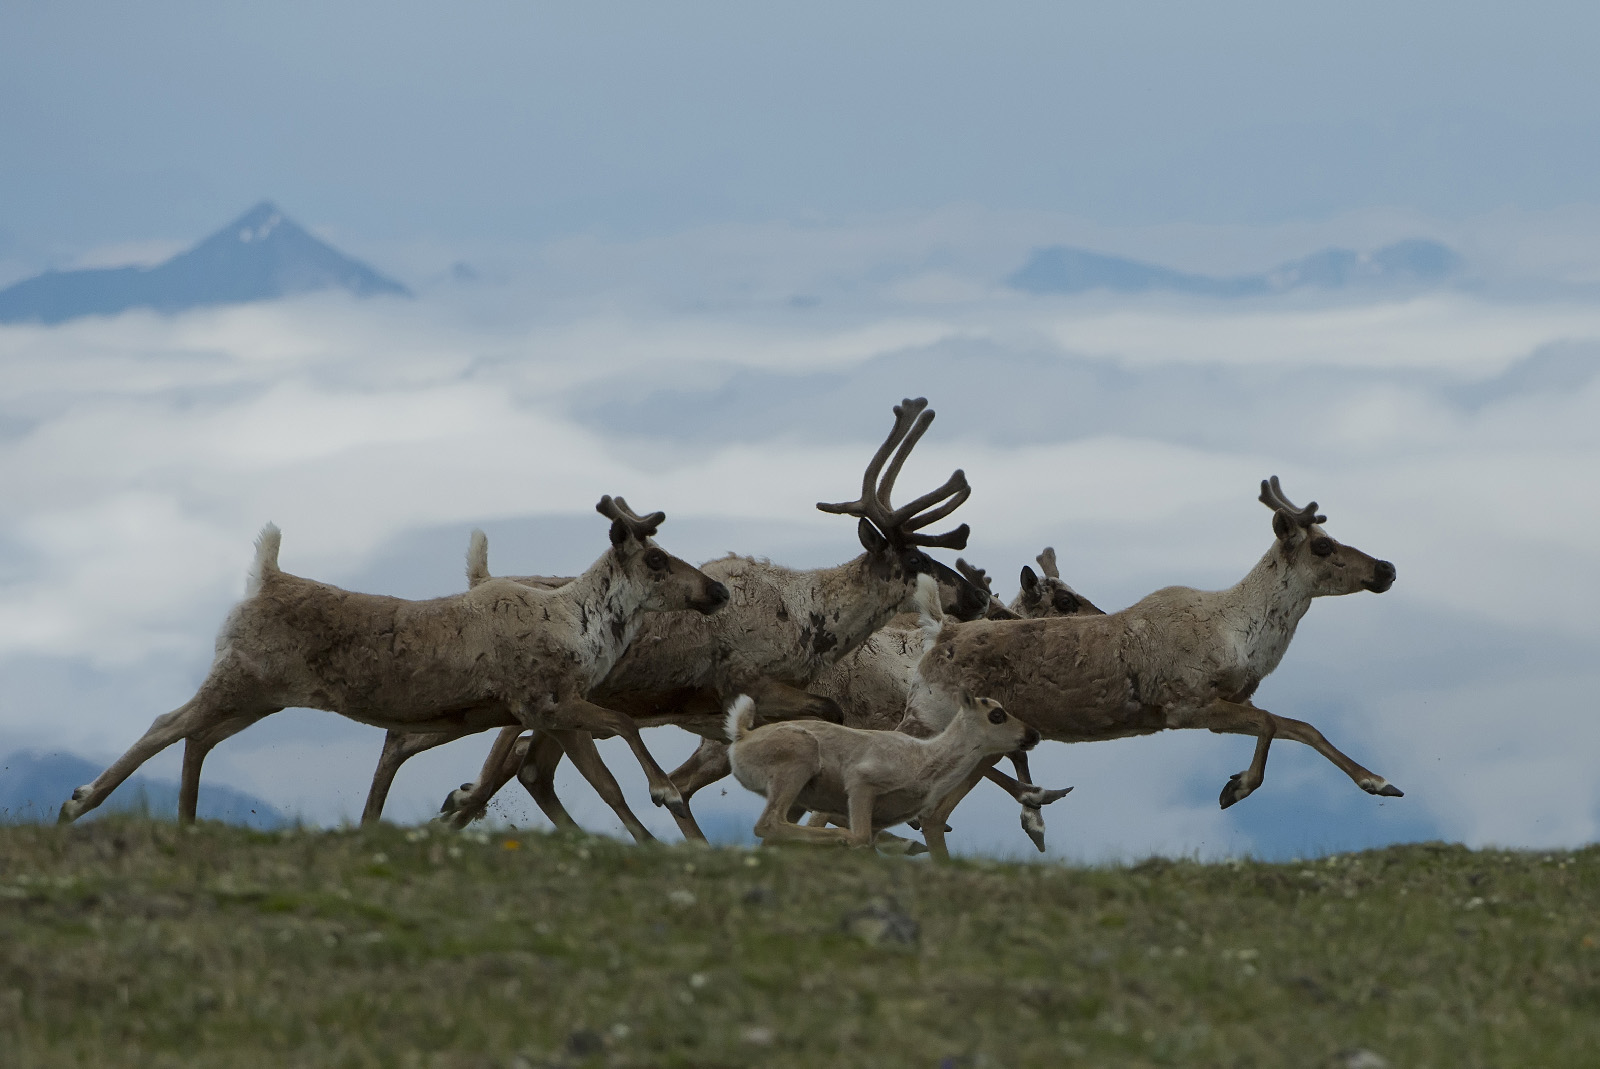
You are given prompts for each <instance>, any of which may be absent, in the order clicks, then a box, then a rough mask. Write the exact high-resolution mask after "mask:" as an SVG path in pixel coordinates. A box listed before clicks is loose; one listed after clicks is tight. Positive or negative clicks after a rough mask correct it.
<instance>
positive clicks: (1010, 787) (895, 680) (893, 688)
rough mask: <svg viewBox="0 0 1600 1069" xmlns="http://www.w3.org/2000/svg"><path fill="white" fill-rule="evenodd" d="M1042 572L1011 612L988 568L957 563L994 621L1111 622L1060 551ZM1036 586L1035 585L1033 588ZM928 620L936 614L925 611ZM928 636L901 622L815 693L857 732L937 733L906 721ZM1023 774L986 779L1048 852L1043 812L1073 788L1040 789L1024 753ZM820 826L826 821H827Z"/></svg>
mask: <svg viewBox="0 0 1600 1069" xmlns="http://www.w3.org/2000/svg"><path fill="white" fill-rule="evenodd" d="M1037 559H1038V561H1039V566H1040V567H1041V568H1043V569H1044V571H1045V575H1046V578H1045V579H1044V580H1040V578H1039V577H1038V576H1037V575H1035V574H1034V572H1033V569H1032V568H1028V567H1024V568H1023V569H1022V593H1020V594H1018V595H1017V597H1016V598H1015V599H1014V600H1013V601H1012V602H1011V605H1010V606H1009V607H1007V606H1006V605H1005V603H1004V602H1002V601H1001V600H1000V599H999V598H998V597H996V596H994V594H993V593H992V590H991V587H990V583H989V577H988V575H987V574H985V573H984V570H983V569H982V568H978V567H975V566H973V565H971V564H968V563H967V562H966V561H964V560H958V561H956V570H957V571H959V572H960V573H961V574H962V575H964V576H966V577H967V580H968V581H969V582H971V583H972V584H973V585H974V586H976V587H978V588H980V589H981V590H983V591H984V592H985V593H986V594H989V599H990V600H989V609H988V612H987V613H986V614H985V618H986V619H989V620H1021V619H1040V618H1043V617H1048V616H1077V615H1103V614H1102V613H1101V612H1100V610H1099V609H1097V608H1096V607H1095V606H1094V604H1093V603H1092V602H1090V601H1089V599H1088V598H1085V597H1082V596H1080V595H1079V594H1078V593H1077V592H1076V591H1074V590H1073V589H1072V588H1071V587H1070V586H1068V585H1067V584H1066V583H1064V582H1062V580H1061V575H1060V572H1059V571H1057V569H1056V551H1055V550H1054V549H1051V548H1049V547H1046V548H1045V550H1044V552H1043V553H1041V554H1039V556H1038V558H1037ZM1030 580H1031V582H1030ZM922 615H923V617H924V618H926V616H927V615H928V614H927V612H926V611H924V612H923V614H922ZM926 649H927V647H926V636H925V634H924V628H923V626H922V625H921V624H920V623H919V618H918V616H917V615H913V614H905V615H902V616H898V617H896V618H895V619H894V620H892V621H891V622H890V623H889V624H888V625H886V626H885V627H884V628H883V629H882V630H880V631H878V633H877V634H875V635H873V636H872V637H871V638H870V639H868V640H867V641H866V642H864V643H862V645H861V648H860V649H858V650H856V651H855V652H854V653H852V654H850V655H849V656H848V657H844V658H841V659H840V661H839V663H838V664H836V665H834V666H833V667H832V668H830V669H829V670H828V671H827V672H825V673H823V675H822V676H821V677H820V678H819V679H818V680H817V681H816V683H814V684H813V685H812V686H811V692H812V693H813V694H819V695H822V696H823V697H827V698H832V699H833V700H834V701H836V702H838V703H839V707H840V709H842V710H843V712H844V720H843V723H845V724H846V725H848V726H850V727H856V728H868V729H872V730H877V731H893V730H895V729H896V728H899V727H902V726H903V727H904V728H905V731H906V733H914V734H920V735H928V734H931V729H927V728H925V727H924V726H923V725H921V724H920V723H919V722H917V721H910V722H907V721H906V717H905V711H906V702H907V699H908V698H909V697H910V694H911V684H912V680H913V679H914V678H915V675H916V669H917V662H919V661H921V660H922V655H923V654H924V653H925V652H926ZM1007 756H1008V757H1009V758H1010V760H1011V763H1012V765H1013V766H1014V768H1015V769H1016V773H1017V776H1016V779H1012V778H1011V777H1010V776H1007V775H1005V774H1003V773H1002V772H1000V770H999V769H997V768H995V767H993V766H992V765H989V766H987V767H985V768H984V769H982V770H981V774H982V775H983V777H984V778H985V779H989V780H992V781H993V782H994V783H996V784H997V785H998V786H999V787H1000V788H1001V789H1002V790H1004V791H1006V792H1007V793H1008V794H1010V795H1011V796H1012V797H1013V798H1015V799H1016V800H1017V801H1018V802H1019V803H1021V805H1022V813H1021V822H1022V830H1023V832H1024V833H1026V834H1027V836H1028V838H1029V839H1030V840H1032V842H1033V845H1034V846H1035V847H1036V848H1038V850H1039V851H1040V852H1041V853H1042V852H1043V851H1044V815H1043V814H1042V813H1041V812H1040V807H1041V806H1045V805H1049V804H1050V803H1051V802H1054V801H1057V800H1059V799H1060V798H1062V797H1064V796H1065V795H1066V794H1067V792H1069V791H1071V790H1072V788H1071V787H1067V788H1063V789H1056V790H1045V789H1043V788H1040V787H1035V786H1033V776H1032V773H1031V772H1030V771H1029V769H1028V755H1027V753H1026V751H1023V750H1018V751H1016V752H1014V753H1011V754H1008V755H1007ZM817 819H826V818H825V817H819V818H817Z"/></svg>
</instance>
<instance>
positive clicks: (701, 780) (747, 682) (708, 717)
mask: <svg viewBox="0 0 1600 1069" xmlns="http://www.w3.org/2000/svg"><path fill="white" fill-rule="evenodd" d="M927 406H928V402H927V400H926V399H924V398H917V399H915V400H909V399H908V400H905V401H902V402H901V403H900V404H899V405H896V406H895V409H894V416H895V420H894V426H893V428H892V429H891V430H890V432H889V436H888V437H887V438H886V439H885V440H884V442H883V444H882V445H881V446H879V448H878V450H877V452H876V453H875V454H874V455H873V457H872V460H871V462H870V463H868V465H867V468H866V472H865V474H864V476H863V478H862V491H861V497H860V499H859V500H857V501H854V502H849V503H845V504H839V505H827V504H824V505H819V506H818V507H819V508H821V509H822V510H823V511H825V512H831V513H836V514H842V515H851V516H855V517H857V518H858V521H859V522H858V523H857V528H856V529H857V535H858V537H859V538H860V541H861V545H862V547H863V548H864V549H865V552H864V553H863V554H862V555H861V556H858V557H856V558H855V559H854V560H851V561H849V562H847V563H845V564H841V565H839V566H837V567H833V568H821V569H815V570H811V571H795V570H792V569H788V568H783V567H780V566H778V565H776V564H773V563H771V562H769V561H765V560H757V559H754V558H750V557H739V556H731V555H730V556H728V557H724V558H721V559H719V560H714V561H710V562H708V563H706V564H704V565H702V566H701V567H702V568H703V569H704V570H705V572H706V574H708V575H711V576H714V577H715V578H717V579H719V580H720V581H721V582H723V583H724V584H726V586H727V587H728V589H729V590H730V591H731V592H732V601H731V604H730V605H729V607H728V609H727V610H726V611H725V612H723V613H720V614H718V615H717V616H714V617H707V618H704V619H701V618H698V617H686V616H684V615H681V614H680V615H677V616H663V617H660V618H658V619H651V620H649V621H646V623H645V624H644V627H643V629H642V630H641V632H640V635H639V638H638V640H637V641H636V642H634V644H633V645H632V646H631V647H630V648H629V650H628V652H627V653H626V654H625V655H624V656H623V657H622V658H621V659H620V660H619V661H618V662H617V665H616V667H615V668H613V669H612V671H611V673H610V674H609V675H608V676H607V677H606V678H605V679H604V681H602V682H600V683H599V684H598V685H597V686H596V688H595V690H594V691H593V692H592V693H591V695H590V697H591V700H593V701H594V702H596V703H598V704H600V705H604V706H605V707H607V708H609V709H616V710H618V711H619V712H622V713H625V714H627V715H628V716H630V717H631V718H632V719H633V722H634V723H635V724H636V725H638V726H640V727H645V726H655V725H662V724H673V725H676V726H678V727H682V728H685V729H686V730H689V731H691V732H693V733H695V734H698V735H700V736H701V737H702V738H705V739H708V740H710V739H715V740H717V741H716V742H715V743H714V744H708V745H704V746H702V748H701V749H700V750H697V751H696V752H695V754H694V756H692V757H691V758H690V759H689V761H688V762H687V763H686V764H685V765H684V766H683V767H681V768H679V769H678V770H676V771H674V772H673V773H672V779H673V782H674V783H675V784H676V786H677V788H678V790H679V791H680V792H681V796H682V798H683V799H684V802H685V804H687V802H688V800H689V799H690V798H691V797H692V796H693V795H694V792H695V791H697V790H699V789H700V788H702V787H704V786H706V785H707V784H709V783H714V782H716V781H717V780H718V779H720V778H722V777H723V776H725V775H727V774H728V771H729V770H728V764H727V754H726V743H725V740H724V736H723V728H724V721H725V719H726V708H727V705H728V703H729V702H731V701H732V700H733V698H734V697H736V696H737V695H739V694H749V695H751V696H752V697H753V698H754V699H755V701H756V703H757V707H758V709H759V711H760V715H761V717H762V718H763V720H766V721H771V720H776V719H792V718H795V717H811V718H816V719H823V720H832V721H837V720H839V718H840V713H839V709H838V706H837V705H836V704H835V703H834V702H833V701H831V700H829V699H827V698H821V697H817V696H815V695H812V694H809V693H807V692H806V690H805V688H806V687H808V686H809V685H810V683H811V682H812V680H814V679H816V678H817V676H819V675H820V674H822V673H823V672H824V671H826V670H827V669H828V668H829V667H830V666H831V665H833V664H835V663H837V662H838V661H839V660H840V659H841V658H842V657H844V656H845V655H847V654H848V653H849V652H850V651H851V650H853V649H855V648H856V647H857V646H859V645H860V644H861V643H862V642H865V641H866V640H867V638H868V636H870V635H871V634H872V633H873V632H875V631H877V630H878V629H879V628H880V627H882V626H883V624H884V623H886V622H887V621H888V620H889V619H890V618H892V617H893V616H894V615H895V614H897V613H899V612H901V611H903V610H909V609H911V608H912V607H913V605H914V594H915V589H916V579H917V576H918V575H921V574H932V575H934V576H935V577H936V578H937V579H938V581H939V585H940V589H941V592H942V597H943V599H944V600H946V602H947V603H948V604H949V606H950V609H951V612H952V614H953V615H955V616H957V617H958V618H961V617H965V618H972V617H976V616H978V615H981V613H982V612H983V610H984V608H985V606H986V604H987V601H988V596H987V594H985V593H984V592H983V591H981V590H979V589H977V588H976V587H974V586H972V585H971V584H970V583H969V582H967V581H966V580H965V579H964V578H962V577H961V576H960V575H959V574H958V573H956V572H955V571H953V570H952V569H950V568H948V567H946V566H945V565H942V564H940V563H938V562H937V561H935V560H933V559H932V558H931V557H929V556H928V555H927V553H925V552H924V549H925V548H932V547H944V548H952V549H962V548H964V547H965V546H966V541H967V536H968V533H969V531H968V528H967V526H966V524H962V525H961V526H959V527H957V528H955V529H954V530H951V531H947V532H945V533H944V534H939V535H927V534H922V533H921V532H922V531H923V530H924V529H925V528H927V527H929V526H930V525H932V524H934V523H937V522H939V521H940V520H942V519H944V518H945V517H947V516H949V515H950V514H951V513H952V512H954V511H955V510H956V509H957V508H959V507H960V506H961V504H962V503H963V502H964V501H966V499H967V497H968V496H969V495H970V494H971V492H972V491H971V488H970V487H969V486H968V485H967V480H966V476H965V475H964V474H963V473H962V472H961V471H959V470H958V471H956V472H954V473H953V474H952V475H951V476H950V478H949V479H947V480H946V481H945V483H944V484H943V485H942V486H940V487H938V488H937V489H934V490H932V491H930V492H928V493H926V494H923V495H922V496H921V497H918V498H917V499H915V500H913V501H911V502H909V503H907V504H905V505H902V506H900V507H899V508H895V507H893V506H891V505H890V501H891V496H890V495H891V493H892V492H893V490H894V484H895V481H896V479H897V477H898V476H899V474H900V471H901V468H902V467H903V466H904V464H905V462H906V459H907V458H908V457H909V456H910V455H911V451H912V449H913V448H915V446H916V444H917V442H918V441H919V440H920V439H921V438H922V436H923V434H924V433H926V431H927V429H928V426H929V425H930V424H931V423H932V422H933V417H934V414H933V412H932V411H931V410H929V409H928V407H927ZM891 454H892V459H891ZM886 465H887V468H886V467H885V466H886ZM486 555H487V547H486V544H485V542H484V541H483V540H482V539H481V537H479V536H477V535H475V536H474V541H473V545H472V548H471V549H470V550H469V554H468V557H469V559H468V569H467V570H468V581H469V582H472V583H480V582H485V581H488V574H489V573H488V564H487V559H486ZM494 581H495V582H504V581H506V580H494ZM519 581H521V580H519ZM527 581H529V582H552V581H554V580H550V579H542V578H539V577H527ZM466 733H467V732H461V731H458V732H454V733H441V734H439V735H436V736H431V737H424V736H414V735H400V734H391V735H390V736H389V738H388V740H387V741H386V742H385V744H384V751H383V754H382V756H381V757H380V759H379V766H378V770H377V772H376V773H375V775H374V779H373V788H372V793H371V794H370V795H369V799H368V805H367V809H366V813H365V816H364V818H363V819H367V820H375V819H377V816H378V814H379V812H381V808H382V801H383V796H384V795H385V794H386V793H387V791H388V787H389V784H390V783H391V782H392V781H393V778H394V774H395V772H396V771H397V770H398V769H399V767H400V766H401V764H403V763H404V761H405V760H406V759H408V758H409V757H411V756H412V755H414V754H416V753H420V752H421V751H422V750H424V749H427V748H429V747H430V746H437V745H440V744H442V743H445V742H449V741H451V740H452V739H455V738H460V737H461V736H462V735H463V734H466ZM519 734H520V732H519V731H518V730H516V729H509V728H508V729H507V730H505V731H503V732H501V734H500V737H499V738H498V739H496V741H495V743H494V745H493V746H492V747H491V749H490V753H489V756H488V758H487V760H486V761H485V762H484V766H483V771H482V772H481V773H480V775H479V777H478V779H477V781H476V782H475V783H472V784H464V785H463V786H462V787H461V788H460V789H458V790H456V791H452V792H451V794H450V797H449V798H448V799H446V802H445V807H444V816H445V819H447V820H448V821H449V822H450V823H454V824H458V825H464V824H465V823H467V822H468V821H470V820H472V819H473V818H474V817H476V816H478V815H480V814H481V813H482V811H483V807H484V805H485V804H487V803H488V801H489V800H490V799H491V798H492V797H493V796H494V794H495V792H496V791H498V790H499V789H500V788H501V787H502V786H504V785H505V784H506V783H507V782H509V780H510V779H511V778H512V777H513V776H519V777H520V778H521V780H522V782H523V785H524V786H525V787H526V788H527V789H528V791H529V793H531V794H532V795H533V797H534V799H535V801H536V802H537V803H538V804H539V806H540V808H541V809H542V810H543V811H544V813H545V814H546V815H547V816H548V817H549V818H550V819H551V820H552V821H553V822H554V823H555V824H556V825H557V826H560V827H570V826H573V822H572V818H571V817H570V816H569V815H568V814H567V813H566V810H565V809H564V808H563V807H562V806H561V803H560V800H559V799H558V798H557V797H556V795H555V790H554V773H555V769H556V766H557V765H558V764H559V762H560V760H561V757H562V756H563V754H566V755H568V756H571V755H573V754H575V753H580V752H582V753H584V754H585V755H586V756H591V757H592V759H593V760H594V761H595V762H596V763H598V755H597V753H592V750H593V742H592V740H590V739H572V738H569V739H567V740H566V742H565V744H564V745H563V744H562V740H559V739H554V738H551V737H549V735H548V734H547V733H543V732H535V733H534V734H533V735H532V736H530V737H526V738H519V737H518V736H519ZM519 770H520V772H519ZM600 770H601V771H603V766H600ZM589 779H590V782H591V784H595V785H596V789H597V790H598V791H599V793H600V794H601V797H602V798H603V799H604V800H605V801H606V803H607V804H608V805H610V807H611V809H612V810H613V811H614V812H615V813H616V814H617V816H618V817H619V819H621V821H622V823H623V825H624V827H626V828H627V830H628V831H629V833H630V834H632V835H633V837H634V838H635V839H636V840H639V841H645V840H648V839H650V838H652V836H651V835H650V833H649V831H647V830H646V829H645V827H644V825H643V824H641V823H640V822H639V821H638V819H637V818H636V817H635V816H634V815H633V814H632V813H631V812H630V811H629V810H628V807H627V804H626V803H625V802H624V800H623V797H622V792H621V790H620V789H619V788H617V787H616V785H615V781H614V780H610V779H609V776H603V777H602V776H598V775H597V776H591V777H589ZM675 816H676V814H675ZM678 825H679V828H680V829H681V830H682V831H683V832H684V834H685V835H686V836H689V837H691V838H703V836H701V835H700V833H699V829H698V828H697V827H695V826H694V825H693V822H692V820H691V819H684V818H679V820H678Z"/></svg>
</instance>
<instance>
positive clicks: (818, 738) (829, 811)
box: [727, 576, 1039, 847]
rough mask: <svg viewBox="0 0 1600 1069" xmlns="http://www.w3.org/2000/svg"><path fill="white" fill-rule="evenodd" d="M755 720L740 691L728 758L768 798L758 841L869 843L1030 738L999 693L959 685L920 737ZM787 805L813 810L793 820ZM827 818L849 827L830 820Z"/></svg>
mask: <svg viewBox="0 0 1600 1069" xmlns="http://www.w3.org/2000/svg"><path fill="white" fill-rule="evenodd" d="M918 584H919V586H920V587H921V589H920V590H919V591H918V602H919V608H920V609H921V610H922V612H923V613H924V614H925V615H926V614H931V613H937V612H938V611H939V607H938V602H937V591H936V590H935V589H934V585H933V581H932V580H931V579H929V578H927V577H926V576H924V577H923V578H921V579H919V580H918ZM754 724H755V703H754V702H753V701H752V700H751V699H750V698H749V697H748V696H746V695H740V696H739V697H738V698H737V699H735V700H734V702H733V704H732V706H730V707H729V709H728V722H727V737H728V742H729V747H728V757H729V761H730V763H731V764H732V766H733V774H734V776H735V777H736V778H737V779H738V780H739V782H740V783H741V784H743V785H744V786H745V787H747V788H748V789H750V790H752V791H755V792H756V793H757V794H760V795H763V796H764V797H765V798H766V800H767V804H766V806H765V808H764V809H763V811H762V813H761V817H760V819H759V820H757V821H756V826H755V833H756V835H757V836H759V837H760V838H761V840H762V841H763V842H766V843H777V842H812V843H832V842H843V843H848V844H849V845H851V846H854V847H867V846H870V845H872V843H873V840H874V838H875V837H876V835H877V833H879V832H880V831H882V830H883V829H885V828H888V827H891V826H893V825H895V824H899V823H902V822H904V821H906V820H911V819H915V818H917V817H919V816H922V815H923V814H925V813H927V812H929V811H930V810H932V809H934V808H937V807H938V806H939V805H940V803H941V802H942V801H943V800H944V799H945V798H946V797H947V796H948V795H949V793H950V792H951V791H953V790H955V789H956V787H958V786H959V785H961V784H962V783H963V782H964V781H965V780H966V779H967V777H968V776H969V775H970V774H971V773H972V771H973V770H974V769H975V768H976V767H977V766H978V765H979V764H980V763H982V762H983V760H984V759H985V758H987V757H998V756H999V755H1001V754H1003V753H1008V752H1017V751H1021V750H1027V749H1030V748H1031V747H1032V746H1033V745H1034V744H1035V743H1037V742H1038V741H1039V733H1038V732H1037V731H1035V730H1034V729H1033V728H1031V727H1029V726H1028V725H1027V724H1024V723H1022V722H1021V721H1019V720H1017V719H1016V718H1015V717H1012V716H1010V715H1008V714H1007V713H1006V711H1005V709H1003V708H1002V707H1001V706H1000V703H999V702H997V701H994V700H993V699H992V698H973V697H971V696H970V695H967V694H962V695H960V697H959V703H958V708H957V711H956V715H955V716H954V717H952V718H951V720H950V723H948V724H946V725H945V728H944V730H943V731H941V732H939V733H938V734H937V735H934V736H932V737H931V738H926V739H924V738H917V737H915V736H911V735H906V734H903V733H901V732H898V731H871V730H864V729H861V728H852V727H845V726H843V725H840V724H829V723H827V722H825V721H820V720H792V721H788V722H786V723H779V724H768V725H767V726H765V727H761V728H756V727H754ZM796 807H803V808H805V809H809V810H811V812H812V814H813V817H815V818H820V819H813V820H812V821H811V822H810V823H808V824H805V825H800V824H796V823H794V821H793V820H792V819H790V817H791V814H792V811H793V810H794V809H795V808H796ZM830 821H831V822H833V823H836V824H840V825H845V826H847V827H848V830H834V829H830V828H828V827H827V825H828V823H829V822H830Z"/></svg>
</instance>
